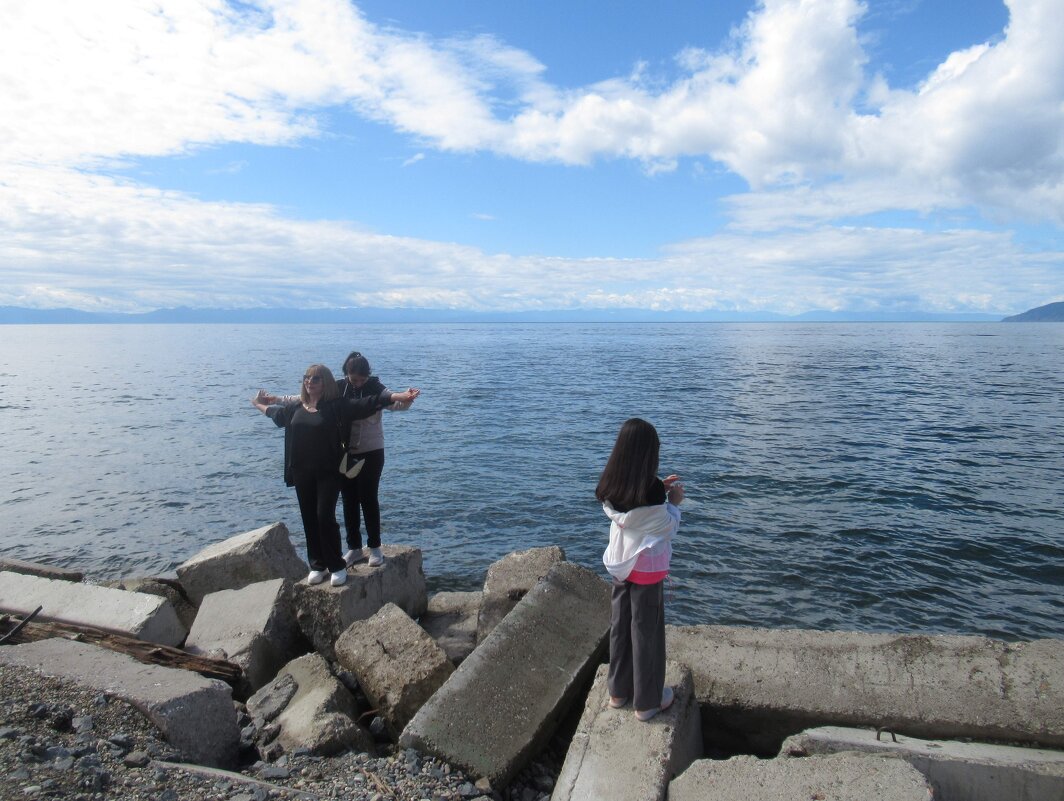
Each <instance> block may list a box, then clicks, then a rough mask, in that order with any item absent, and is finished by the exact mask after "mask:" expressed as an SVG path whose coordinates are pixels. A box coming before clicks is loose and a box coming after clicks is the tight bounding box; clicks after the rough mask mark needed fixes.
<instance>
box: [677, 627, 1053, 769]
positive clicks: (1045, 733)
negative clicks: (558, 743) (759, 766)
mask: <svg viewBox="0 0 1064 801" xmlns="http://www.w3.org/2000/svg"><path fill="white" fill-rule="evenodd" d="M666 642H667V646H666V647H667V652H668V653H669V656H670V657H671V658H673V659H676V660H678V661H681V662H683V663H685V664H687V665H689V666H690V667H691V672H692V676H693V678H694V681H695V695H696V696H697V698H698V701H699V702H700V703H701V705H702V723H703V727H702V733H703V737H704V738H705V739H706V743H707V746H720V747H722V748H724V749H728V750H731V751H732V752H733V753H734V752H735V751H745V752H748V753H762V754H773V753H776V752H777V751H778V750H779V746H780V744H781V743H782V741H783V739H784V738H785V737H787V736H789V735H791V734H797V733H798V732H800V731H803V730H804V729H807V728H810V727H813V726H818V725H844V726H870V727H873V728H875V727H887V728H890V729H892V730H894V731H899V732H906V733H907V734H910V735H912V736H917V737H927V738H930V739H953V738H961V737H971V738H975V739H981V740H1003V741H1012V742H1023V743H1030V744H1039V745H1048V746H1052V747H1060V746H1062V745H1064V640H1036V641H1033V642H1018V643H1005V642H1001V641H998V640H990V639H987V638H985V637H964V636H926V635H911V634H905V635H899V634H869V633H858V632H823V631H805V630H789V629H762V628H745V627H730V626H685V627H676V626H667V627H666Z"/></svg>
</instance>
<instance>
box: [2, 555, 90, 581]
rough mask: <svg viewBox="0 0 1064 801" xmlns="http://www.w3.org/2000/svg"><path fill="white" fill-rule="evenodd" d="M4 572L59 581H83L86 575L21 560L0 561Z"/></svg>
mask: <svg viewBox="0 0 1064 801" xmlns="http://www.w3.org/2000/svg"><path fill="white" fill-rule="evenodd" d="M4 570H6V571H7V572H8V573H22V574H23V575H24V576H40V577H41V578H49V579H57V580H58V581H81V580H82V579H84V578H85V574H84V573H82V572H81V571H80V570H68V569H67V568H65V567H57V566H55V565H46V564H42V563H40V562H24V561H22V560H21V559H0V571H4Z"/></svg>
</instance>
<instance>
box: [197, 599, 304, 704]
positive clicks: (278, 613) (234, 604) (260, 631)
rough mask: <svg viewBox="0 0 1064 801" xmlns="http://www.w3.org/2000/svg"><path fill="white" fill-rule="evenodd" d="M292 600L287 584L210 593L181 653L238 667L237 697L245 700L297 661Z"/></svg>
mask: <svg viewBox="0 0 1064 801" xmlns="http://www.w3.org/2000/svg"><path fill="white" fill-rule="evenodd" d="M292 596H293V592H292V584H291V582H289V580H288V579H271V580H270V581H259V582H256V583H255V584H249V585H247V586H246V587H241V588H240V589H239V590H220V591H218V592H212V593H211V594H210V595H207V596H206V597H205V598H204V599H203V603H201V604H200V608H199V614H198V615H197V616H196V621H195V623H193V625H192V631H190V632H189V633H188V639H187V640H186V641H185V650H186V651H188V652H189V653H192V654H201V655H203V656H213V657H216V658H221V659H225V660H228V661H229V662H233V663H234V664H237V665H240V667H241V668H242V669H243V671H244V676H243V679H244V686H243V687H241V693H240V695H241V697H247V696H248V695H250V694H251V693H253V692H255V690H257V689H259V688H260V687H261V686H262V685H264V684H266V683H267V682H268V681H270V680H271V679H273V677H274V676H276V675H277V671H279V670H280V669H281V668H282V667H284V665H285V664H286V663H288V661H289V660H291V659H292V658H293V657H294V656H296V646H297V645H298V643H299V642H300V641H302V639H303V637H302V632H300V630H299V624H297V623H296V610H295V603H294V601H293V597H292ZM304 650H305V649H304Z"/></svg>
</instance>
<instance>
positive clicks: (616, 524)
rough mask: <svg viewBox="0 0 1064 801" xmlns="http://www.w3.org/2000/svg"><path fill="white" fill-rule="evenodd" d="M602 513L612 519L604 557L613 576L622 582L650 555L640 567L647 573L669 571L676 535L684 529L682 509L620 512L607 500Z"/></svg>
mask: <svg viewBox="0 0 1064 801" xmlns="http://www.w3.org/2000/svg"><path fill="white" fill-rule="evenodd" d="M602 511H603V512H605V513H606V516H607V517H608V518H609V519H610V521H611V522H610V544H609V545H607V546H606V551H605V553H603V554H602V564H604V565H605V566H606V570H608V571H609V572H610V575H611V576H613V577H614V578H617V579H619V580H621V581H624V580H625V579H627V578H628V575H629V574H630V573H631V572H632V570H633V568H634V567H635V563H636V560H637V559H639V556H640V555H641V554H643V553H644V552H647V556H648V557H649V559H648V560H645V562H644V564H642V565H640V569H641V570H644V571H646V572H657V571H659V570H668V569H669V560H670V559H671V557H672V535H673V534H675V533H676V531H677V530H678V529H679V528H680V510H679V509H678V508H677V507H675V506H673V505H672V504H671V503H662V504H658V505H655V506H637V507H636V508H635V509H632V510H631V511H630V512H618V511H617V510H616V509H614V508H613V504H611V503H610V502H609V501H606V502H605V503H604V504H602Z"/></svg>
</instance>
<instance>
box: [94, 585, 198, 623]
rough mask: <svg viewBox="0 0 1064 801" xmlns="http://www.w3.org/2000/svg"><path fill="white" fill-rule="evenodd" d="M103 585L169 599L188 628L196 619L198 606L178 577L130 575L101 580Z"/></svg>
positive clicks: (179, 618)
mask: <svg viewBox="0 0 1064 801" xmlns="http://www.w3.org/2000/svg"><path fill="white" fill-rule="evenodd" d="M100 585H101V586H103V587H114V588H115V589H116V590H126V591H127V592H144V593H147V594H148V595H161V596H162V597H163V598H165V599H166V600H168V601H169V602H170V603H171V604H172V605H173V607H174V611H175V612H177V618H178V620H180V621H181V625H182V626H184V627H185V629H186V630H188V629H191V628H192V623H193V622H194V621H195V620H196V607H195V606H193V604H192V602H191V601H190V600H189V599H188V596H187V595H185V589H184V587H182V586H181V582H180V581H178V580H177V579H172V578H163V577H162V576H147V577H132V576H131V577H129V578H124V579H115V580H110V581H101V582H100Z"/></svg>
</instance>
